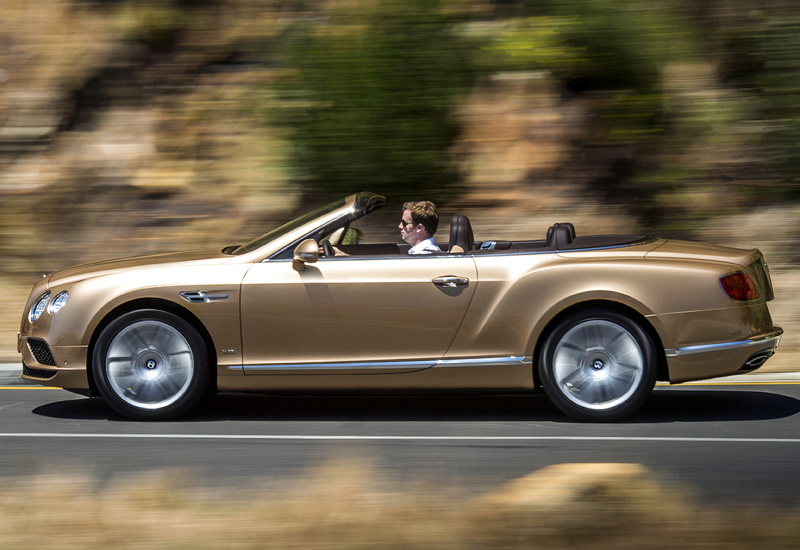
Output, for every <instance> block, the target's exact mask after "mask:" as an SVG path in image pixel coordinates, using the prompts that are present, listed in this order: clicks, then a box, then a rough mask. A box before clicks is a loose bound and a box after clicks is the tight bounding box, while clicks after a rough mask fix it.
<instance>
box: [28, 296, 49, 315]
mask: <svg viewBox="0 0 800 550" xmlns="http://www.w3.org/2000/svg"><path fill="white" fill-rule="evenodd" d="M49 301H50V291H49V290H48V291H47V292H45V293H44V294H42V295H41V296H39V298H38V299H37V300H36V301H35V302H34V303H33V307H32V308H31V313H30V315H28V318H29V319H30V321H31V323H35V322H36V321H37V320H38V319H39V317H41V316H42V313H44V308H46V307H47V302H49Z"/></svg>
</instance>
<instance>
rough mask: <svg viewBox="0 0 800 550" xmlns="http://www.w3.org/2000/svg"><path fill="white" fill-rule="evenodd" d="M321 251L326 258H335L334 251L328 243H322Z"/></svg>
mask: <svg viewBox="0 0 800 550" xmlns="http://www.w3.org/2000/svg"><path fill="white" fill-rule="evenodd" d="M322 250H323V252H325V256H326V257H332V256H336V251H335V250H334V249H333V245H332V244H331V242H330V241H322Z"/></svg>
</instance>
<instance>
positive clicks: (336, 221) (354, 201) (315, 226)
mask: <svg viewBox="0 0 800 550" xmlns="http://www.w3.org/2000/svg"><path fill="white" fill-rule="evenodd" d="M385 204H386V199H385V198H384V197H382V196H381V195H376V194H375V193H369V192H362V193H356V194H354V195H350V196H348V197H345V198H343V199H339V200H336V201H333V202H331V203H329V204H326V205H324V206H321V207H319V208H317V209H316V210H313V211H311V212H309V213H307V214H303V215H302V216H300V217H299V218H295V219H294V220H291V221H290V222H288V223H285V224H283V225H281V226H280V227H277V228H275V229H273V230H272V231H269V232H268V233H265V234H264V235H261V236H260V237H258V238H256V239H253V240H252V241H250V242H249V243H247V244H244V245H241V246H239V247H237V248H236V249H235V250H233V251H231V253H230V254H231V255H232V256H244V255H248V254H254V253H256V252H257V251H259V250H262V249H264V248H267V249H269V248H270V247H269V246H268V245H270V244H273V246H274V247H275V248H273V251H272V252H270V253H269V254H268V256H269V257H270V258H275V257H276V256H280V255H281V253H283V252H284V251H286V249H292V250H293V249H294V247H295V246H296V245H297V243H299V242H301V241H303V240H304V239H306V238H309V236H311V235H315V236H319V234H320V232H321V231H323V230H325V229H328V228H331V231H333V229H335V227H336V226H338V225H341V223H340V221H341V222H342V223H346V222H347V221H348V220H355V219H358V218H360V217H362V216H364V215H366V214H368V213H370V212H372V211H374V210H376V209H378V208H381V207H383V206H384V205H385ZM337 212H338V215H337ZM293 233H294V235H293ZM281 241H283V242H281Z"/></svg>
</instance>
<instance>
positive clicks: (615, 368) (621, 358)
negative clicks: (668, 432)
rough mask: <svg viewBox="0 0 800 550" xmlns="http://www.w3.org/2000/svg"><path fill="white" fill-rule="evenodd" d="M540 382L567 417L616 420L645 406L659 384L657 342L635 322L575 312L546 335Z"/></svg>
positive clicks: (619, 316)
mask: <svg viewBox="0 0 800 550" xmlns="http://www.w3.org/2000/svg"><path fill="white" fill-rule="evenodd" d="M538 369H539V380H540V381H541V382H542V385H543V386H544V390H545V393H546V394H547V397H548V398H549V399H550V401H552V402H553V404H554V405H555V406H556V407H558V408H559V409H560V410H561V411H562V412H564V413H565V414H567V415H569V416H571V417H573V418H576V419H578V420H584V421H589V422H612V421H615V420H619V419H621V418H624V417H625V416H627V415H629V414H631V413H633V412H634V411H636V410H637V409H638V408H639V407H641V406H642V404H644V402H645V401H646V400H647V398H648V397H649V396H650V394H651V393H652V391H653V387H654V386H655V383H656V374H657V362H656V352H655V346H654V345H653V341H652V339H651V338H650V336H649V335H648V334H647V332H646V331H645V330H644V329H642V327H641V326H640V325H639V324H638V323H637V322H635V321H633V320H632V319H631V318H629V317H627V316H625V315H622V314H620V313H617V312H614V311H608V310H603V309H592V310H585V311H580V312H576V313H573V314H572V315H569V316H567V317H565V318H564V319H562V320H561V321H559V322H558V323H557V324H556V325H555V326H554V327H553V328H552V330H550V332H549V333H548V334H547V336H546V339H545V341H544V344H543V346H542V349H541V353H540V354H539V365H538Z"/></svg>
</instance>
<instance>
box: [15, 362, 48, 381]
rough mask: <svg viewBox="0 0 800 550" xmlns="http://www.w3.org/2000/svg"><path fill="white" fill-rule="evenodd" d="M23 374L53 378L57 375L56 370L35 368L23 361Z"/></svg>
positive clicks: (32, 376)
mask: <svg viewBox="0 0 800 550" xmlns="http://www.w3.org/2000/svg"><path fill="white" fill-rule="evenodd" d="M22 374H23V375H25V376H30V377H31V378H52V377H54V376H55V375H56V373H55V372H54V371H51V370H44V369H34V368H31V367H29V366H28V365H26V364H25V363H22Z"/></svg>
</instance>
